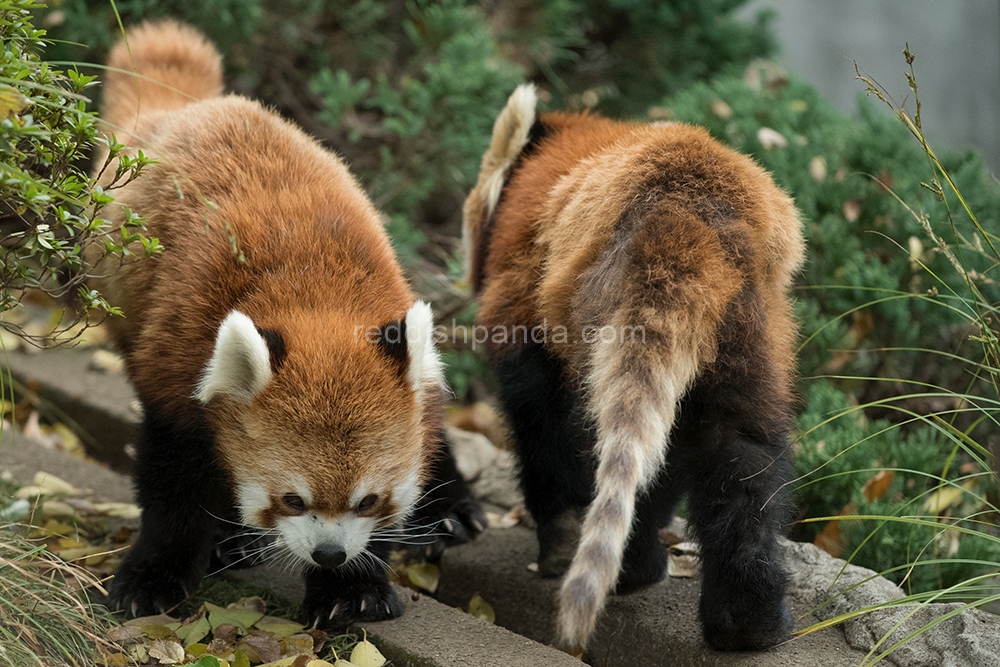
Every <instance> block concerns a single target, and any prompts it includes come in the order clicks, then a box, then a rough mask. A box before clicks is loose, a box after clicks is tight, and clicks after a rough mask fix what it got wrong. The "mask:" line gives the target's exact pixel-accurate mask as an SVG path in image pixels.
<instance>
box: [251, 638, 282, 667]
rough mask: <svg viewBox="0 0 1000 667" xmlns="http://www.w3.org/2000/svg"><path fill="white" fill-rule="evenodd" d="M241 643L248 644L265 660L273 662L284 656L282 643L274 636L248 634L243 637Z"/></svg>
mask: <svg viewBox="0 0 1000 667" xmlns="http://www.w3.org/2000/svg"><path fill="white" fill-rule="evenodd" d="M241 645H246V646H248V647H250V648H251V649H253V652H254V653H255V654H256V656H257V657H258V658H260V660H261V661H263V662H273V661H275V660H278V659H279V658H281V657H282V655H281V644H279V643H278V641H277V640H276V639H274V638H273V637H267V636H264V635H248V636H246V637H244V638H243V641H242V642H241Z"/></svg>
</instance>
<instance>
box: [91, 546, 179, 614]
mask: <svg viewBox="0 0 1000 667" xmlns="http://www.w3.org/2000/svg"><path fill="white" fill-rule="evenodd" d="M196 585H197V584H196V583H194V584H192V583H190V582H185V581H182V579H181V578H180V577H177V576H175V575H174V574H173V573H171V572H170V571H168V570H166V569H165V568H164V567H163V566H162V564H159V563H152V562H140V563H137V562H135V561H134V560H128V559H127V560H125V561H124V562H123V563H122V564H121V565H120V566H119V568H118V571H117V572H115V577H114V579H113V580H112V582H111V586H110V588H109V591H108V597H107V600H106V601H105V605H106V606H107V607H108V609H110V610H111V611H122V612H125V616H126V618H138V617H141V616H152V615H154V614H164V613H167V612H169V611H170V610H172V609H173V608H175V607H176V606H177V605H179V604H180V603H181V602H183V601H184V600H185V599H186V598H187V596H188V594H189V591H190V590H194V588H195V587H196Z"/></svg>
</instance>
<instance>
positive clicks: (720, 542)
mask: <svg viewBox="0 0 1000 667" xmlns="http://www.w3.org/2000/svg"><path fill="white" fill-rule="evenodd" d="M702 394H703V395H702V396H700V397H698V398H696V400H694V401H692V405H691V408H692V409H691V412H692V413H693V415H690V416H692V417H693V419H689V420H687V421H688V424H690V425H692V426H694V427H697V430H698V436H699V437H698V439H697V448H696V450H692V451H689V454H690V455H689V456H688V460H687V462H686V463H687V465H688V466H690V470H691V478H692V484H691V487H692V488H691V493H690V497H689V515H690V525H691V527H692V528H693V529H694V531H695V533H696V535H697V537H698V540H699V542H700V545H701V569H702V593H701V621H702V627H703V630H704V634H705V640H706V641H707V642H708V643H709V644H710V645H711V646H712V647H713V648H716V649H719V650H730V651H735V650H748V649H762V648H766V647H769V646H773V645H774V644H777V643H779V642H781V641H784V640H785V639H787V638H788V636H789V632H790V630H791V616H790V614H789V612H788V608H787V607H786V605H785V602H784V597H785V589H786V586H787V577H786V574H785V570H784V567H783V565H782V555H781V548H780V546H779V544H778V537H779V535H780V534H781V531H782V528H783V525H784V522H785V520H786V515H787V507H788V495H787V493H786V492H785V491H784V489H783V484H784V483H785V481H786V480H787V479H789V478H790V472H791V462H790V449H789V448H788V446H787V441H786V439H785V437H784V434H783V433H782V432H781V430H780V428H776V429H775V430H770V431H769V430H761V429H760V428H759V425H760V422H761V418H760V416H759V415H750V414H748V413H746V412H744V411H743V410H741V409H740V405H741V404H743V403H745V402H747V400H748V399H752V398H753V397H754V395H753V392H752V390H751V389H749V388H748V387H747V386H743V387H740V389H739V395H738V396H737V395H736V394H737V392H736V390H733V391H732V393H731V394H730V396H729V398H730V399H731V400H729V401H725V392H724V391H722V390H720V389H719V388H715V389H709V390H706V391H704V392H702ZM707 396H711V398H707ZM720 399H722V400H721V401H720ZM763 403H764V405H767V402H766V401H764V402H763ZM756 407H757V408H758V409H759V408H760V406H759V405H757V406H756ZM734 408H735V410H734ZM747 409H752V408H750V407H748V408H747ZM692 422H694V423H692Z"/></svg>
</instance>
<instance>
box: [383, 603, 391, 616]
mask: <svg viewBox="0 0 1000 667" xmlns="http://www.w3.org/2000/svg"><path fill="white" fill-rule="evenodd" d="M382 606H383V607H384V608H385V615H386V618H388V617H389V616H391V615H392V612H391V611H390V610H389V603H388V602H383V603H382Z"/></svg>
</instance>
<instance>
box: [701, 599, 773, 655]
mask: <svg viewBox="0 0 1000 667" xmlns="http://www.w3.org/2000/svg"><path fill="white" fill-rule="evenodd" d="M701 613H702V617H701V623H702V631H703V633H704V636H705V641H706V642H707V643H708V645H709V646H711V647H712V648H714V649H715V650H716V651H760V650H763V649H766V648H771V647H772V646H775V645H777V644H780V643H781V642H783V641H787V640H788V639H789V637H790V636H791V632H792V615H791V613H790V612H789V611H788V607H787V606H786V605H785V603H784V602H783V601H781V602H778V603H776V604H771V605H762V608H761V609H757V610H752V611H751V612H750V613H747V610H745V609H741V610H740V611H739V613H736V609H734V608H730V609H722V608H716V609H713V610H710V611H707V610H706V609H705V607H704V605H702V612H701Z"/></svg>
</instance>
